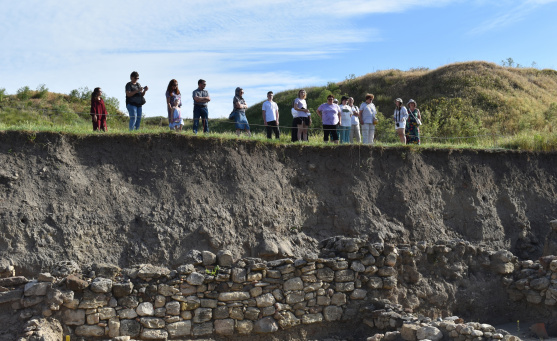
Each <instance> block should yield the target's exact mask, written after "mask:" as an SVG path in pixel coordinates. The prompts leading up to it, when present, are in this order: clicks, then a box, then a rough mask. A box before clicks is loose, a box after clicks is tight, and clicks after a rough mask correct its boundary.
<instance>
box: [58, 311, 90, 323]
mask: <svg viewBox="0 0 557 341" xmlns="http://www.w3.org/2000/svg"><path fill="white" fill-rule="evenodd" d="M62 321H63V322H64V323H65V324H67V325H69V326H80V325H82V324H85V310H83V309H78V310H69V309H68V310H65V311H64V312H63V313H62Z"/></svg>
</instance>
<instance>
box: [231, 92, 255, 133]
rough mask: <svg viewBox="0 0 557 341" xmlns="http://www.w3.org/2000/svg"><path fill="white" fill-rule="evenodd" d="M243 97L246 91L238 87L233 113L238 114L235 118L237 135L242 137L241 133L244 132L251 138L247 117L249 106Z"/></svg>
mask: <svg viewBox="0 0 557 341" xmlns="http://www.w3.org/2000/svg"><path fill="white" fill-rule="evenodd" d="M243 95H244V89H242V88H240V87H237V88H236V93H235V96H234V99H233V100H232V104H233V106H234V109H233V112H234V113H235V114H236V115H235V116H234V119H235V121H236V135H238V136H240V133H241V132H242V130H243V131H245V132H246V134H247V135H248V136H251V131H250V129H249V123H248V119H247V117H246V109H247V108H248V105H247V104H246V101H245V100H244V97H243Z"/></svg>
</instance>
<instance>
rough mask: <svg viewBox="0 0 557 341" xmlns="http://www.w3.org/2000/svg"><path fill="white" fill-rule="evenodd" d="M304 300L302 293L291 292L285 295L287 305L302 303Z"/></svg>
mask: <svg viewBox="0 0 557 341" xmlns="http://www.w3.org/2000/svg"><path fill="white" fill-rule="evenodd" d="M304 299H305V294H304V293H303V292H302V291H293V292H291V293H289V294H287V295H286V303H287V304H295V303H299V302H303V301H304Z"/></svg>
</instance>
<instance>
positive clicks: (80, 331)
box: [75, 325, 104, 337]
mask: <svg viewBox="0 0 557 341" xmlns="http://www.w3.org/2000/svg"><path fill="white" fill-rule="evenodd" d="M75 335H77V336H90V337H96V336H104V328H103V327H99V326H88V325H83V326H79V327H77V328H75Z"/></svg>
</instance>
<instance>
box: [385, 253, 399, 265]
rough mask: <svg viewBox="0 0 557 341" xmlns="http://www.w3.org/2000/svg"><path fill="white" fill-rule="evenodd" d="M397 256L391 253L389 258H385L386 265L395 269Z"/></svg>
mask: <svg viewBox="0 0 557 341" xmlns="http://www.w3.org/2000/svg"><path fill="white" fill-rule="evenodd" d="M396 260H397V254H396V253H389V254H388V255H387V257H385V265H387V266H390V267H393V266H395V265H396Z"/></svg>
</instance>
